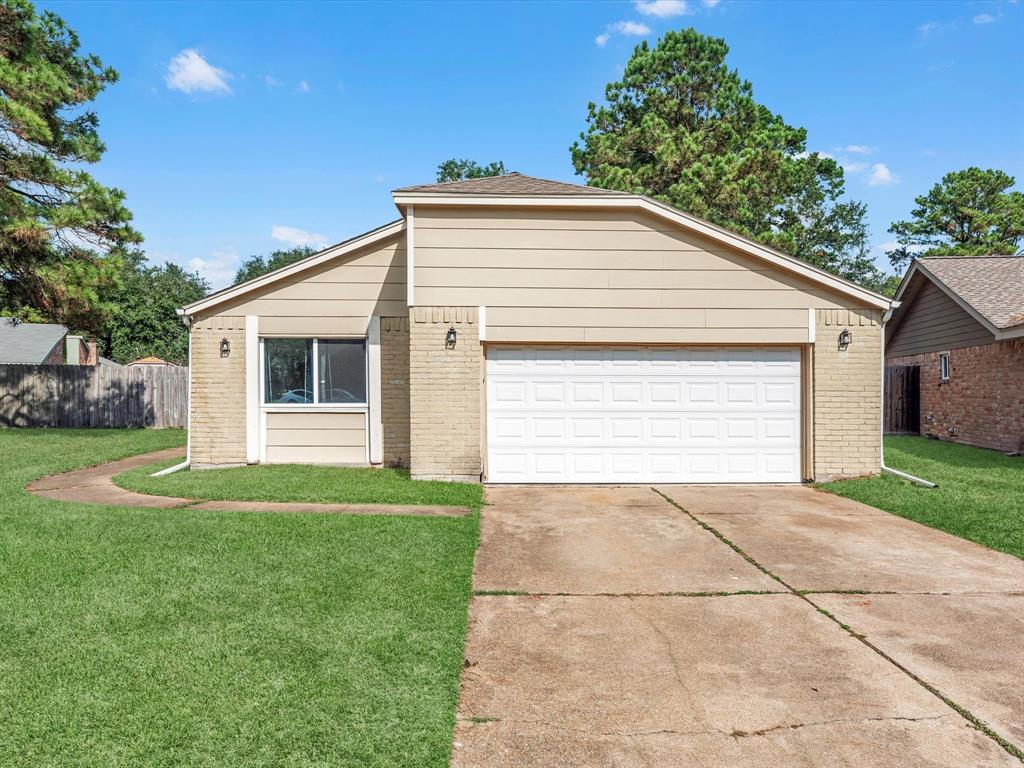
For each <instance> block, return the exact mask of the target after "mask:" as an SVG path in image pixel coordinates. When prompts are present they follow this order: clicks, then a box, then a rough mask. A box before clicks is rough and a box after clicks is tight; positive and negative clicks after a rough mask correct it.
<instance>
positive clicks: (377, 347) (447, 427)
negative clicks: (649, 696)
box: [180, 174, 891, 483]
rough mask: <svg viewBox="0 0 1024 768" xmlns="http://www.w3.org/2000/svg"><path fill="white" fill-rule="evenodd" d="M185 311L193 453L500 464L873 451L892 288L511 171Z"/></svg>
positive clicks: (443, 467) (727, 476)
mask: <svg viewBox="0 0 1024 768" xmlns="http://www.w3.org/2000/svg"><path fill="white" fill-rule="evenodd" d="M393 199H394V202H395V205H396V206H397V207H398V210H399V212H400V214H401V218H399V219H398V220H397V221H394V222H392V223H390V224H387V225H385V226H383V227H380V228H378V229H375V230H373V231H371V232H368V233H366V234H364V235H360V236H358V237H355V238H352V239H351V240H348V241H345V242H343V243H340V244H338V245H335V246H331V247H330V248H327V249H325V250H323V251H321V252H320V253H317V254H313V255H312V256H310V257H309V258H307V259H304V260H302V261H299V262H297V263H295V264H292V265H290V266H288V267H284V268H283V269H280V270H277V271H275V272H272V273H270V274H268V275H264V276H262V277H259V278H256V279H254V280H250V281H248V282H246V283H242V284H239V285H235V286H232V287H230V288H227V289H225V290H223V291H219V292H218V293H215V294H213V295H211V296H208V297H206V298H204V299H201V300H200V301H197V302H194V303H193V304H190V305H189V306H187V307H184V308H182V310H180V311H181V313H182V315H183V319H184V320H185V321H186V323H187V324H188V325H189V327H190V328H191V337H190V338H191V352H190V358H191V382H190V386H191V398H190V400H191V432H190V437H189V448H188V450H189V460H190V462H191V463H192V465H193V466H194V467H203V466H216V465H221V466H223V465H227V464H240V463H258V462H267V463H288V462H292V463H322V464H357V465H379V464H390V465H402V466H408V467H409V468H410V470H411V472H412V475H413V476H414V477H417V478H443V479H458V480H481V479H482V480H485V481H488V482H495V483H501V482H505V483H531V482H547V483H562V482H574V483H576V482H580V483H630V482H637V483H640V482H643V483H648V482H665V483H669V482H800V481H801V480H810V479H818V480H824V479H827V478H831V477H839V476H852V475H863V474H870V473H873V472H878V471H879V468H880V465H881V380H882V379H881V377H882V357H881V347H882V323H883V315H884V313H885V312H886V310H888V309H889V307H890V304H891V302H890V300H889V299H887V298H886V297H884V296H880V295H879V294H877V293H873V292H871V291H869V290H866V289H864V288H862V287H860V286H857V285H854V284H853V283H850V282H848V281H845V280H842V279H841V278H838V277H836V276H835V275H831V274H829V273H827V272H823V271H821V270H819V269H816V268H814V267H812V266H810V265H808V264H806V263H804V262H802V261H799V260H797V259H794V258H792V257H790V256H786V255H784V254H781V253H779V252H777V251H773V250H771V249H770V248H766V247H764V246H762V245H760V244H758V243H754V242H752V241H750V240H747V239H746V238H743V237H741V236H739V235H736V234H734V233H732V232H729V231H727V230H724V229H722V228H720V227H716V226H714V225H712V224H709V223H707V222H705V221H702V220H700V219H697V218H695V217H693V216H690V215H688V214H686V213H683V212H681V211H678V210H676V209H674V208H671V207H669V206H667V205H664V204H663V203H659V202H657V201H654V200H651V199H649V198H646V197H642V196H639V195H629V194H625V193H622V192H616V191H612V190H605V189H598V188H595V187H583V186H578V185H574V184H566V183H562V182H557V181H547V180H544V179H535V178H531V177H528V176H523V175H520V174H508V175H506V176H499V177H493V178H486V179H474V180H469V181H460V182H452V183H448V184H437V185H424V186H416V187H406V188H403V189H398V190H395V191H394V193H393Z"/></svg>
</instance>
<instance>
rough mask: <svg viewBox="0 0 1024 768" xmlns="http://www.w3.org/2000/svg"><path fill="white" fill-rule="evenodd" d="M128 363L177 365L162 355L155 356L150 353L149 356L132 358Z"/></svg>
mask: <svg viewBox="0 0 1024 768" xmlns="http://www.w3.org/2000/svg"><path fill="white" fill-rule="evenodd" d="M128 365H173V366H177V365H178V364H177V363H169V362H167V361H166V360H164V359H163V358H162V357H155V356H153V355H150V356H149V357H140V358H139V359H138V360H132V361H131V362H130V363H128Z"/></svg>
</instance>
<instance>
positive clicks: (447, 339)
mask: <svg viewBox="0 0 1024 768" xmlns="http://www.w3.org/2000/svg"><path fill="white" fill-rule="evenodd" d="M456 336H457V334H456V333H455V326H454V325H453V326H451V327H449V328H448V333H446V334H445V335H444V348H445V349H455V339H456Z"/></svg>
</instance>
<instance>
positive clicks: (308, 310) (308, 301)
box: [201, 233, 406, 336]
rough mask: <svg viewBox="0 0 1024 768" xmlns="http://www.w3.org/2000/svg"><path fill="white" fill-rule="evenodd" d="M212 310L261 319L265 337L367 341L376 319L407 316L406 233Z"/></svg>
mask: <svg viewBox="0 0 1024 768" xmlns="http://www.w3.org/2000/svg"><path fill="white" fill-rule="evenodd" d="M213 311H215V312H216V313H217V314H231V315H258V316H259V318H260V323H259V332H260V335H262V336H267V335H278V336H291V335H298V336H311V335H320V334H323V335H339V336H365V335H366V330H367V325H368V323H369V318H370V317H371V316H372V315H403V314H405V312H406V304H405V236H404V233H399V234H396V235H395V236H394V237H391V238H388V239H387V240H383V241H381V242H379V243H374V244H373V245H370V246H367V247H366V248H363V249H361V250H358V251H355V252H353V253H351V254H348V255H346V256H342V257H339V258H337V259H332V260H331V261H330V262H328V263H327V264H324V265H321V266H320V267H318V268H316V269H313V270H308V271H304V272H300V273H299V274H297V275H294V276H292V277H290V278H286V279H284V280H282V281H280V282H277V283H274V284H273V285H269V286H267V287H266V288H263V289H260V290H257V291H254V292H253V293H251V294H247V295H246V296H243V297H240V298H238V299H236V300H234V301H232V302H228V303H227V304H224V305H221V306H219V307H217V308H216V310H213ZM201 316H202V315H201Z"/></svg>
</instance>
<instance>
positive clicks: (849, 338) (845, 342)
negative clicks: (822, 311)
mask: <svg viewBox="0 0 1024 768" xmlns="http://www.w3.org/2000/svg"><path fill="white" fill-rule="evenodd" d="M851 343H853V334H852V333H850V329H849V328H843V330H842V331H840V332H839V348H840V349H846V348H847V347H848V346H850V344H851Z"/></svg>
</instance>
